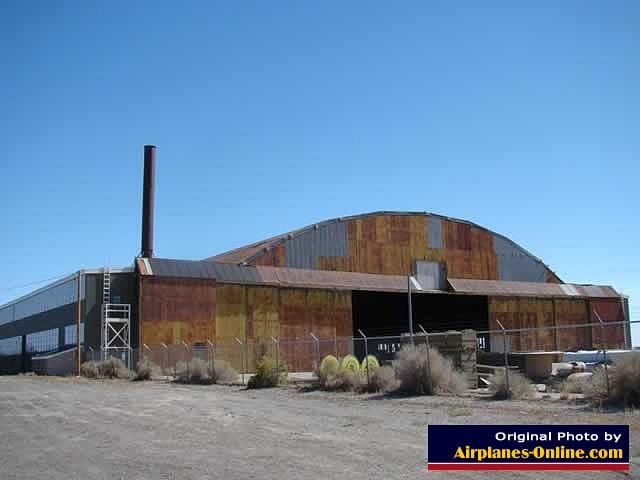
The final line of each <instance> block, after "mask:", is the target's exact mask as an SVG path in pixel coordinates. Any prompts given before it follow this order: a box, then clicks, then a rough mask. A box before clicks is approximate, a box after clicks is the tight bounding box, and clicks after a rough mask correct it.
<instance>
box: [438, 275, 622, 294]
mask: <svg viewBox="0 0 640 480" xmlns="http://www.w3.org/2000/svg"><path fill="white" fill-rule="evenodd" d="M448 281H449V284H450V285H451V288H452V289H453V291H454V292H458V293H472V294H477V295H505V296H507V295H515V296H525V297H538V296H551V297H597V298H600V297H608V298H616V299H617V298H619V296H618V294H617V292H616V291H615V290H614V289H613V288H611V287H597V288H595V287H594V286H588V287H586V288H585V286H583V285H574V284H554V283H540V282H503V281H496V280H471V279H461V278H449V279H448Z"/></svg>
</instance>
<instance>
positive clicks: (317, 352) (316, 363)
mask: <svg viewBox="0 0 640 480" xmlns="http://www.w3.org/2000/svg"><path fill="white" fill-rule="evenodd" d="M309 335H311V338H313V349H314V350H315V355H314V356H315V361H314V362H313V363H314V367H313V369H314V370H318V369H319V368H320V340H319V339H318V337H316V336H315V335H314V334H313V332H311V333H310V334H309Z"/></svg>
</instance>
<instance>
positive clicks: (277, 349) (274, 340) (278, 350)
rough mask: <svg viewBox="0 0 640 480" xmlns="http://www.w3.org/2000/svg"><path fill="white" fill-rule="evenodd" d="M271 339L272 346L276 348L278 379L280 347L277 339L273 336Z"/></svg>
mask: <svg viewBox="0 0 640 480" xmlns="http://www.w3.org/2000/svg"><path fill="white" fill-rule="evenodd" d="M271 341H273V346H274V348H275V349H276V374H277V375H278V381H279V380H280V348H279V345H278V340H277V339H276V338H275V337H271Z"/></svg>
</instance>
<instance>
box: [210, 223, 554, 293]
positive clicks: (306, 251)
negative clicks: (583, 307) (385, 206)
mask: <svg viewBox="0 0 640 480" xmlns="http://www.w3.org/2000/svg"><path fill="white" fill-rule="evenodd" d="M494 242H496V243H497V245H494ZM258 247H259V248H258ZM245 248H246V252H250V255H247V256H245V257H242V259H240V257H238V255H237V253H238V251H242V249H238V250H235V251H232V252H229V253H228V254H223V255H219V256H217V257H212V258H211V259H209V260H216V259H220V260H222V259H223V260H224V261H225V262H226V261H231V260H230V259H234V261H238V262H240V261H243V260H244V261H248V262H250V263H251V264H255V265H263V266H267V265H271V266H282V265H287V266H290V267H295V268H305V269H321V270H333V271H352V272H364V273H382V274H390V275H409V274H410V272H411V270H412V267H413V263H414V262H415V261H416V260H428V261H445V262H446V263H447V270H448V272H449V275H450V276H452V277H455V278H472V279H489V280H498V279H503V280H520V281H536V282H545V281H549V282H554V283H558V282H560V279H559V278H558V277H557V276H556V275H555V274H554V273H553V272H551V271H550V270H549V269H548V268H546V266H545V265H544V264H543V263H542V262H541V261H540V260H539V259H537V258H535V257H534V256H533V255H531V254H530V253H529V252H527V251H526V250H525V249H523V248H521V247H519V246H517V245H516V244H514V243H513V242H510V241H508V240H506V239H505V238H504V237H502V236H500V235H497V234H494V233H493V232H491V231H489V230H487V229H484V228H482V227H480V226H478V225H475V224H473V223H470V222H466V221H463V220H457V219H452V218H448V217H442V216H439V215H434V214H427V213H413V212H376V213H372V214H365V215H357V216H354V217H348V218H344V219H335V220H330V221H327V222H322V223H320V224H318V225H316V226H315V228H314V226H311V227H305V228H304V229H300V230H297V231H294V232H291V233H290V234H286V235H280V236H278V237H274V238H273V239H271V240H267V241H264V242H259V243H257V244H253V245H251V246H248V247H245ZM283 252H284V257H285V258H284V259H283ZM283 262H284V263H283Z"/></svg>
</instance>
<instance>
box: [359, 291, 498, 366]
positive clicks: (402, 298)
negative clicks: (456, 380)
mask: <svg viewBox="0 0 640 480" xmlns="http://www.w3.org/2000/svg"><path fill="white" fill-rule="evenodd" d="M408 303H409V301H408V295H407V294H406V293H390V292H365V291H354V292H353V296H352V312H353V336H354V337H355V338H357V337H360V334H359V333H358V329H360V330H362V331H363V332H364V334H365V335H367V337H391V336H392V337H400V336H402V335H404V334H407V333H408V332H409V318H408V317H409V304H408ZM411 303H412V311H413V315H412V317H413V328H414V333H418V332H420V328H419V327H418V325H422V326H423V327H424V328H425V329H426V330H427V331H428V332H430V333H431V332H444V331H446V330H463V329H466V328H470V329H473V330H488V329H489V319H488V317H489V312H488V300H487V297H485V296H476V295H451V294H431V293H429V294H427V293H414V294H413V295H412V296H411ZM368 347H369V352H370V353H375V355H376V356H378V357H380V356H381V357H382V358H381V359H384V360H389V359H390V358H384V357H385V356H390V357H392V356H393V354H394V353H395V351H397V350H398V349H399V342H398V341H397V340H396V341H395V342H394V341H393V340H386V339H379V340H371V341H369V344H368ZM354 349H355V352H356V355H357V356H358V358H363V357H364V342H358V341H356V342H354Z"/></svg>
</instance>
